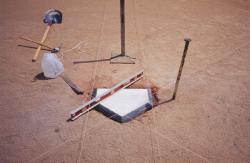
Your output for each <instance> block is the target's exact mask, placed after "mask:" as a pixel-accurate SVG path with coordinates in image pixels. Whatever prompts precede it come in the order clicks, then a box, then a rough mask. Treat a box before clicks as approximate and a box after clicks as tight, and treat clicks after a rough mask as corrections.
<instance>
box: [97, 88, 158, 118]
mask: <svg viewBox="0 0 250 163" xmlns="http://www.w3.org/2000/svg"><path fill="white" fill-rule="evenodd" d="M108 90H109V89H107V88H97V89H95V90H94V93H93V98H95V97H98V96H100V95H102V94H103V93H105V92H106V91H108ZM152 106H153V98H152V92H151V89H122V90H120V91H119V92H117V93H116V94H114V95H112V96H110V97H108V98H107V99H105V100H103V101H101V102H100V104H99V105H98V106H96V108H95V109H96V110H97V111H99V112H101V113H103V114H104V115H106V116H108V117H110V118H111V119H114V120H116V121H118V122H121V123H123V122H128V121H130V120H132V119H133V118H135V117H137V116H139V115H140V114H142V113H144V112H146V111H148V110H150V109H152Z"/></svg>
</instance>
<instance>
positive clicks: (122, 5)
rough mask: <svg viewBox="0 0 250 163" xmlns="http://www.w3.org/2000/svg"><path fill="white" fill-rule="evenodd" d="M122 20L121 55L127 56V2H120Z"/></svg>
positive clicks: (121, 0)
mask: <svg viewBox="0 0 250 163" xmlns="http://www.w3.org/2000/svg"><path fill="white" fill-rule="evenodd" d="M120 17H121V18H120V19H121V55H122V56H125V1H124V0H120Z"/></svg>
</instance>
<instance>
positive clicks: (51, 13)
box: [32, 9, 62, 62]
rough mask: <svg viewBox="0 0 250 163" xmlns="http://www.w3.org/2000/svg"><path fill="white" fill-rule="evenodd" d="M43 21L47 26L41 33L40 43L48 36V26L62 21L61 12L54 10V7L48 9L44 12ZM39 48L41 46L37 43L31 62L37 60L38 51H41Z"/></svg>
mask: <svg viewBox="0 0 250 163" xmlns="http://www.w3.org/2000/svg"><path fill="white" fill-rule="evenodd" d="M43 22H44V23H45V24H47V28H46V30H45V32H44V34H43V37H42V40H41V42H40V43H41V44H43V43H44V42H45V40H46V38H47V36H48V33H49V30H50V27H51V26H52V25H53V24H61V23H62V13H61V11H59V10H55V9H50V10H48V11H47V12H46V13H45V16H44V19H43ZM41 49H42V46H41V45H39V46H38V48H37V50H36V53H35V55H34V57H33V58H32V62H35V61H36V60H37V58H38V55H39V52H40V51H41Z"/></svg>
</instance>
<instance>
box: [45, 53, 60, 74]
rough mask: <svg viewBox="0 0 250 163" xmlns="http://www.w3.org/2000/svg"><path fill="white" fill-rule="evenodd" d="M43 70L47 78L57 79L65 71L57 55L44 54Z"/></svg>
mask: <svg viewBox="0 0 250 163" xmlns="http://www.w3.org/2000/svg"><path fill="white" fill-rule="evenodd" d="M42 70H43V73H44V76H45V77H47V78H56V77H57V76H59V75H60V74H61V73H63V71H64V67H63V64H62V62H61V61H60V60H59V59H58V57H57V55H56V54H55V53H44V54H43V59H42Z"/></svg>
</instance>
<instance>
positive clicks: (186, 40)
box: [172, 38, 191, 100]
mask: <svg viewBox="0 0 250 163" xmlns="http://www.w3.org/2000/svg"><path fill="white" fill-rule="evenodd" d="M184 41H185V47H184V51H183V55H182V59H181V65H180V68H179V72H178V76H177V79H176V83H175V88H174V94H173V97H172V99H173V100H174V99H175V97H176V94H177V89H178V86H179V82H180V79H181V74H182V69H183V66H184V62H185V58H186V55H187V51H188V46H189V43H190V42H191V39H190V38H185V39H184Z"/></svg>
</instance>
